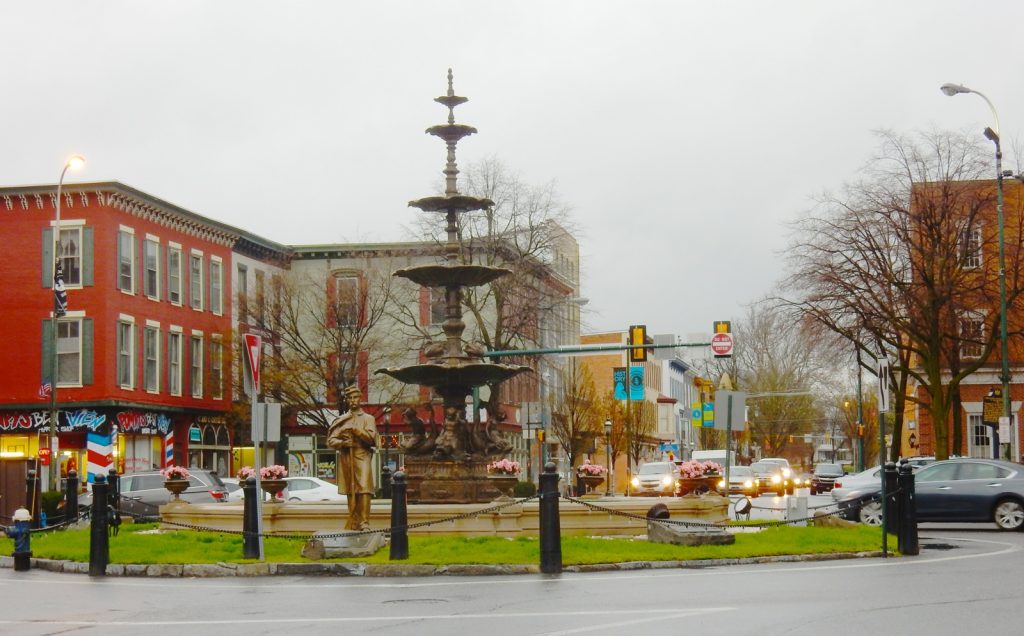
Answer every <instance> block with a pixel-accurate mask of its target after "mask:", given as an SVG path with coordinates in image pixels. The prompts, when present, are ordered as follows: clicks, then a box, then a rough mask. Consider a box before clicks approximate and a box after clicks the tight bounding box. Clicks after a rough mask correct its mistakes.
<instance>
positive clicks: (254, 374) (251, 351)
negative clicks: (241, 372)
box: [242, 333, 263, 395]
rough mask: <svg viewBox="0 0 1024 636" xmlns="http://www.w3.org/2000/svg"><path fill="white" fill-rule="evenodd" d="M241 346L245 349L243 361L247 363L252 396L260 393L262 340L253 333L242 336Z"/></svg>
mask: <svg viewBox="0 0 1024 636" xmlns="http://www.w3.org/2000/svg"><path fill="white" fill-rule="evenodd" d="M242 345H243V348H244V349H245V359H246V361H247V362H248V363H249V365H248V366H249V377H250V378H252V386H253V389H255V391H254V393H253V395H258V394H259V392H260V354H262V353H263V338H261V337H260V336H258V335H256V334H254V333H245V334H242Z"/></svg>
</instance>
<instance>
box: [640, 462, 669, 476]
mask: <svg viewBox="0 0 1024 636" xmlns="http://www.w3.org/2000/svg"><path fill="white" fill-rule="evenodd" d="M671 471H672V464H667V463H660V464H644V465H643V466H641V467H640V470H639V471H637V474H639V475H661V474H663V473H668V472H671Z"/></svg>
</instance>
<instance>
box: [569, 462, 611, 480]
mask: <svg viewBox="0 0 1024 636" xmlns="http://www.w3.org/2000/svg"><path fill="white" fill-rule="evenodd" d="M606 472H608V471H607V469H606V468H605V467H604V466H602V465H600V464H591V463H590V460H589V459H585V460H583V463H582V464H580V465H579V466H577V467H576V473H577V474H578V475H580V476H581V477H604V474H605V473H606Z"/></svg>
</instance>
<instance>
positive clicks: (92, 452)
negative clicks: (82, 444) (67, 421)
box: [86, 431, 114, 484]
mask: <svg viewBox="0 0 1024 636" xmlns="http://www.w3.org/2000/svg"><path fill="white" fill-rule="evenodd" d="M86 449H87V451H88V455H89V457H88V460H87V461H88V465H87V468H86V470H87V471H88V480H89V483H90V484H91V483H93V482H95V481H96V475H104V476H106V474H107V472H109V470H110V466H111V465H112V464H113V455H114V452H113V451H114V447H113V444H111V439H110V435H106V434H104V433H93V432H91V431H90V432H89V433H88V434H87V436H86Z"/></svg>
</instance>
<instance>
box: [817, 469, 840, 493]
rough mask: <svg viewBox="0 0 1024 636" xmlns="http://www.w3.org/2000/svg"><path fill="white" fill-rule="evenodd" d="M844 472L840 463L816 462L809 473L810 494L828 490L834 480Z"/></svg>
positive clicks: (830, 488) (833, 483)
mask: <svg viewBox="0 0 1024 636" xmlns="http://www.w3.org/2000/svg"><path fill="white" fill-rule="evenodd" d="M845 474H846V471H845V470H844V469H843V465H842V464H818V465H817V466H815V467H814V472H813V473H811V494H812V495H816V494H818V493H820V492H830V491H831V490H832V487H833V486H834V485H835V483H836V480H837V479H839V478H840V477H842V476H844V475H845Z"/></svg>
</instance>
